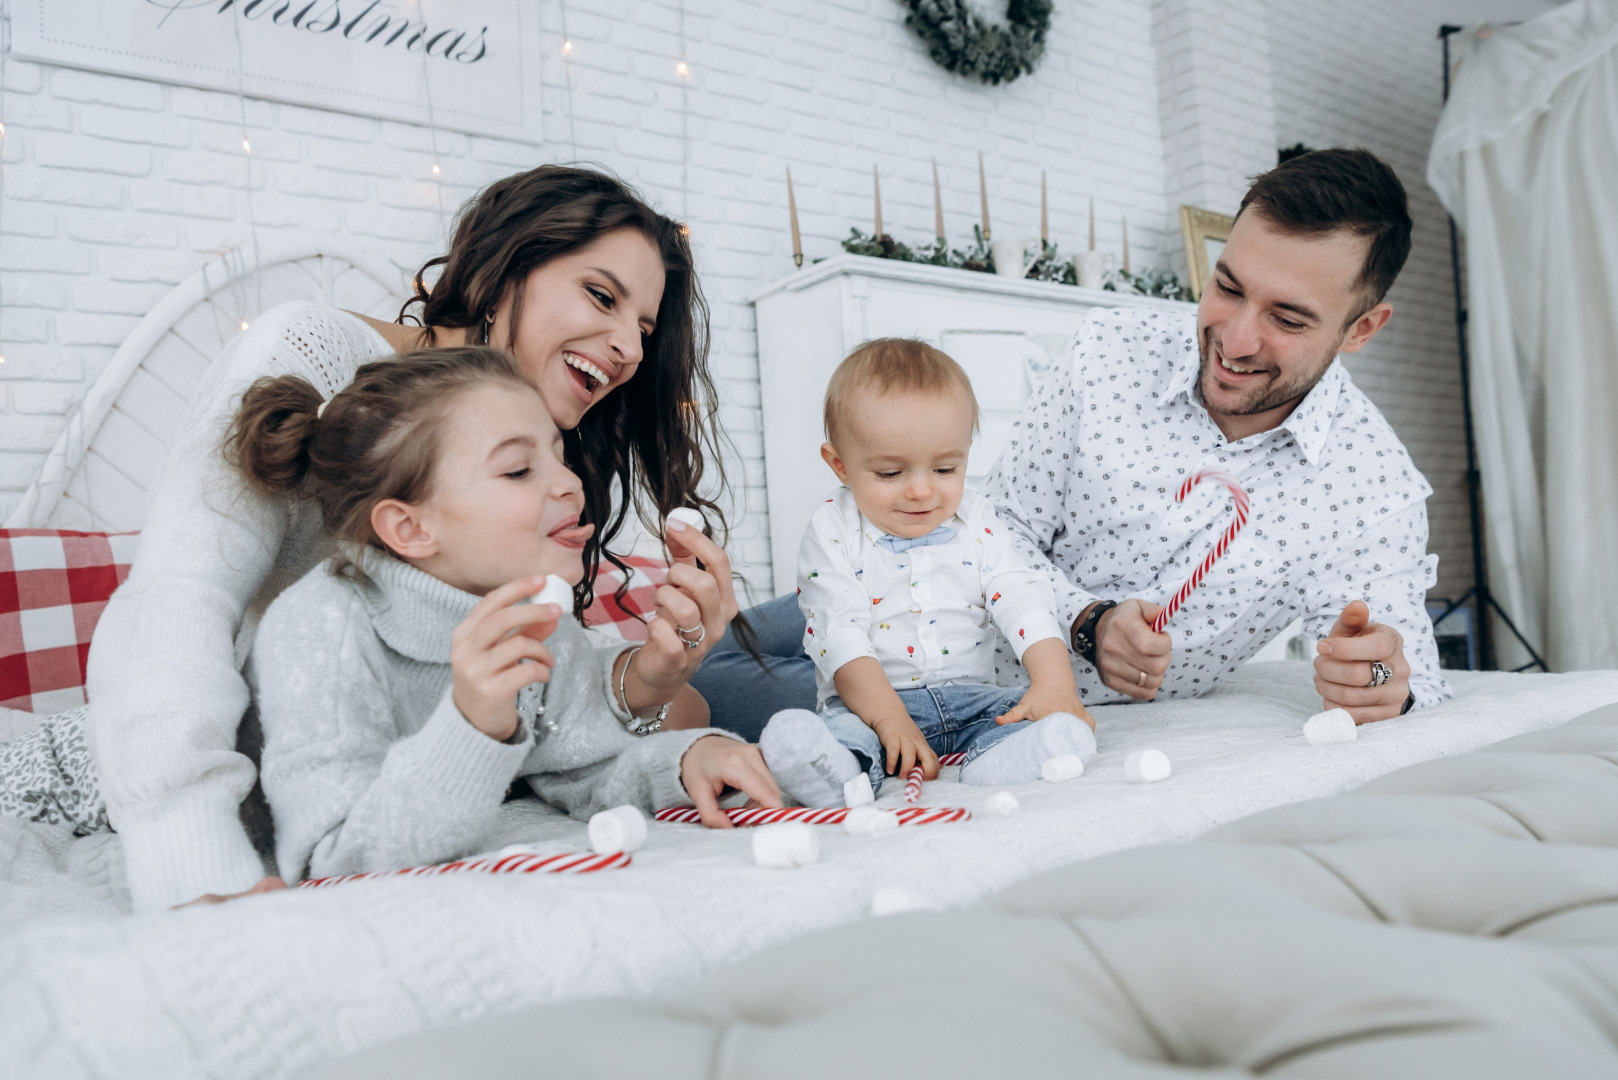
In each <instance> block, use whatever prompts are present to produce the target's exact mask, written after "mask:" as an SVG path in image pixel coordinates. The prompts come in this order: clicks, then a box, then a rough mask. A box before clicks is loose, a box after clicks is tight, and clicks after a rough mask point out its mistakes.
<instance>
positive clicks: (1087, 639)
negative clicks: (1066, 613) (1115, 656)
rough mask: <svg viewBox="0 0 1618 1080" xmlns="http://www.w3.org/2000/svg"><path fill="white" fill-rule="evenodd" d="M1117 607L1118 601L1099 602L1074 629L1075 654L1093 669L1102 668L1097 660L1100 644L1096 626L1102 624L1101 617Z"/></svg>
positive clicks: (1091, 607) (1092, 605)
mask: <svg viewBox="0 0 1618 1080" xmlns="http://www.w3.org/2000/svg"><path fill="white" fill-rule="evenodd" d="M1117 606H1118V601H1116V600H1097V601H1096V602H1095V603H1094V604H1091V605H1090V611H1089V613H1088V614H1086V615H1085V617H1084V618H1083V619H1081V620H1079V624H1078V625H1077V626H1075V627H1074V628H1073V641H1072V645H1073V652H1074V653H1075V654H1076V655H1077V656H1079V657H1081V658H1082V659H1083V660H1084V661H1085V663H1087V664H1089V665H1090V666H1091V667H1093V668H1100V666H1101V665H1100V664H1099V663H1098V662H1097V660H1096V650H1097V646H1098V645H1099V644H1100V643H1099V642H1098V641H1097V640H1096V626H1097V625H1099V624H1100V622H1101V616H1103V615H1105V614H1106V613H1107V612H1109V611H1111V610H1112V609H1113V608H1115V607H1117Z"/></svg>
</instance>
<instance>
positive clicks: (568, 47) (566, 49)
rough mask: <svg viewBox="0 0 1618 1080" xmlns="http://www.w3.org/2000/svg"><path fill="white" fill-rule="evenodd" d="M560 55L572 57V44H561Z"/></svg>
mask: <svg viewBox="0 0 1618 1080" xmlns="http://www.w3.org/2000/svg"><path fill="white" fill-rule="evenodd" d="M562 55H563V56H572V55H573V43H572V42H571V41H564V42H562Z"/></svg>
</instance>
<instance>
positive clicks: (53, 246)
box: [0, 237, 90, 274]
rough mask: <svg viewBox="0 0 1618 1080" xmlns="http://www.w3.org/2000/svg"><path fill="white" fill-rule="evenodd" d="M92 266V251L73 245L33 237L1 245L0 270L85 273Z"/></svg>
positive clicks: (17, 239)
mask: <svg viewBox="0 0 1618 1080" xmlns="http://www.w3.org/2000/svg"><path fill="white" fill-rule="evenodd" d="M89 269H90V253H89V252H88V251H86V250H85V249H83V248H80V247H75V246H73V245H69V244H59V243H56V242H54V241H50V240H37V239H34V238H32V237H27V238H15V239H10V240H7V241H6V242H5V243H4V244H0V270H27V271H33V272H46V273H58V274H83V273H86V272H88V271H89Z"/></svg>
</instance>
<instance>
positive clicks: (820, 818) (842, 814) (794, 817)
mask: <svg viewBox="0 0 1618 1080" xmlns="http://www.w3.org/2000/svg"><path fill="white" fill-rule="evenodd" d="M724 813H725V816H726V817H728V818H730V820H731V821H732V822H733V823H735V824H736V825H738V826H744V827H745V826H749V825H773V824H775V823H776V822H778V821H801V822H803V824H805V825H841V824H842V823H843V819H845V818H846V817H848V811H847V810H845V809H843V808H841V807H838V808H836V809H829V810H818V809H816V808H814V807H812V806H789V807H786V808H785V809H779V810H772V809H768V808H764V807H758V808H754V809H736V810H726V811H725V812H724ZM893 813H894V816H895V817H897V818H898V819H899V824H901V825H944V824H948V823H949V822H952V821H970V820H972V811H970V810H968V809H966V808H965V807H964V806H936V807H933V806H907V807H905V808H904V809H903V810H895V811H894V812H893ZM653 817H655V818H656V819H657V820H658V821H670V822H674V823H676V824H682V825H698V824H701V822H702V815H701V814H700V813H698V812H697V810H696V809H695V808H694V807H690V806H670V807H667V808H665V809H663V810H659V811H658V812H657V813H656V814H654V815H653Z"/></svg>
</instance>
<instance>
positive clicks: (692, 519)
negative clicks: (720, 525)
mask: <svg viewBox="0 0 1618 1080" xmlns="http://www.w3.org/2000/svg"><path fill="white" fill-rule="evenodd" d="M668 520H669V521H678V522H679V523H680V524H682V525H689V526H690V527H691V528H693V529H695V530H697V532H701V531H702V530H703V528H704V527H706V526H707V524H708V522H707V521H706V520H705V519H704V518H703V516H702V514H701V512H700V511H697V510H693V509H691V508H690V507H689V506H676V507H675V508H674V509H673V510H670V511H669V516H668Z"/></svg>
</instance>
